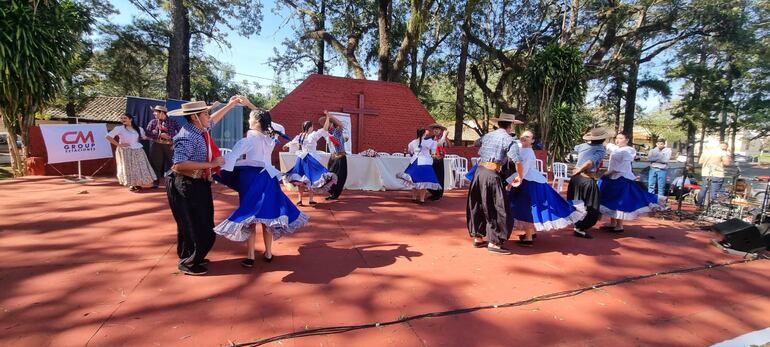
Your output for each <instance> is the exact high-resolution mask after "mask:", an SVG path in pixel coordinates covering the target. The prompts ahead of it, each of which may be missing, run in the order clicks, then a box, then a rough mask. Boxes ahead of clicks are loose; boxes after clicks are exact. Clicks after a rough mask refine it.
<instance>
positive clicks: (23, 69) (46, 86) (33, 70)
mask: <svg viewBox="0 0 770 347" xmlns="http://www.w3.org/2000/svg"><path fill="white" fill-rule="evenodd" d="M90 24H91V16H90V14H89V12H88V10H87V8H85V7H84V6H81V5H79V4H77V3H75V2H73V1H71V0H62V1H54V0H48V1H32V2H30V1H27V0H7V1H6V5H4V6H0V32H2V33H3V35H0V71H2V74H0V118H2V120H3V124H4V125H5V127H6V129H8V133H9V134H8V135H9V147H10V154H11V163H12V169H13V173H14V176H23V175H24V174H26V163H25V159H26V157H27V155H28V154H29V149H28V147H27V146H26V144H27V143H28V142H29V128H30V127H31V126H32V125H34V121H35V113H36V112H38V111H40V110H41V109H42V108H43V107H44V106H45V105H46V104H47V103H49V102H51V101H52V100H53V99H54V98H55V97H56V95H57V93H58V92H59V91H60V90H61V88H62V81H63V80H64V78H65V77H66V76H69V75H70V74H71V72H72V71H73V61H74V60H75V58H76V55H77V53H78V52H79V51H80V45H81V44H82V43H83V41H82V39H81V35H82V34H83V33H85V32H87V31H88V30H89V26H90ZM17 134H20V135H21V138H22V143H23V144H25V145H24V146H23V147H22V148H18V147H17V146H16V139H17Z"/></svg>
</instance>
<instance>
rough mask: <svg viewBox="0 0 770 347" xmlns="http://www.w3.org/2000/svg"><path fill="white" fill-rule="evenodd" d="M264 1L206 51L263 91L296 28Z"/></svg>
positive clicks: (127, 17)
mask: <svg viewBox="0 0 770 347" xmlns="http://www.w3.org/2000/svg"><path fill="white" fill-rule="evenodd" d="M110 1H111V3H112V4H113V5H114V6H115V7H116V8H117V9H118V11H120V14H118V15H115V16H113V17H112V18H110V21H111V22H113V23H115V24H129V23H130V22H131V19H132V18H133V17H134V16H138V15H141V12H140V11H139V10H138V9H137V8H136V7H135V6H134V5H132V4H131V3H130V2H129V1H128V0H110ZM262 4H263V9H262V13H263V15H264V19H263V21H262V31H261V32H260V33H259V34H257V35H252V36H251V37H249V38H246V37H243V36H240V35H239V34H237V33H235V32H232V31H231V30H229V29H227V28H225V31H226V32H227V33H228V37H227V40H228V41H229V42H230V45H231V48H227V47H221V48H220V47H219V46H218V45H216V44H214V43H210V44H207V45H206V47H205V50H206V53H207V54H209V55H211V56H214V57H216V58H217V59H218V60H220V61H222V62H225V63H227V64H229V65H231V66H232V67H233V69H234V70H235V72H236V74H237V75H236V78H235V79H236V80H238V81H242V80H246V81H249V82H252V83H258V84H260V85H261V86H263V89H262V91H264V87H267V86H268V85H269V84H270V83H272V80H273V78H275V74H274V72H273V69H272V68H271V67H270V66H269V65H268V64H267V62H268V59H269V58H270V57H272V56H273V49H274V48H277V49H279V50H282V46H281V42H283V40H284V38H286V37H287V36H289V35H291V34H292V28H291V23H290V22H288V20H290V17H289V16H290V15H291V11H289V10H288V9H287V8H286V7H285V6H283V7H284V8H283V9H281V11H280V13H278V14H277V15H276V14H274V13H273V9H274V8H275V1H274V0H263V1H262ZM662 62H663V58H662V57H661V58H660V59H655V60H653V61H651V62H649V63H647V64H645V65H643V68H642V74H645V73H648V74H652V75H657V76H661V75H662V73H663V70H662V69H663V67H662ZM332 74H336V75H342V74H344V72H343V71H332ZM291 77H292V78H285V77H283V76H282V84H283V85H284V86H285V87H286V88H288V89H289V90H291V89H292V88H293V87H294V86H295V85H294V82H293V77H299V76H291ZM679 85H680V84H677V83H672V91H673V93H674V95H673V96H674V98H676V95H677V93H678V86H679ZM589 97H590V93H589ZM663 102H664V100H663V99H662V98H660V97H659V96H657V95H655V94H653V93H651V95H650V96H649V97H648V98H646V99H645V98H643V97H642V95H641V92H640V93H639V96H638V98H637V103H638V104H639V105H640V106H642V107H643V108H644V109H645V110H646V111H651V110H652V109H654V108H656V107H657V106H658V105H660V104H662V103H663Z"/></svg>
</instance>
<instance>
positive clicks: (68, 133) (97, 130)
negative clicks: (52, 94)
mask: <svg viewBox="0 0 770 347" xmlns="http://www.w3.org/2000/svg"><path fill="white" fill-rule="evenodd" d="M40 131H41V132H42V133H43V140H44V141H45V149H46V151H47V152H48V163H49V164H55V163H65V162H69V161H78V160H90V159H101V158H112V145H110V142H109V141H107V139H105V136H107V125H106V124H104V123H100V124H61V125H58V124H57V125H54V124H42V125H40Z"/></svg>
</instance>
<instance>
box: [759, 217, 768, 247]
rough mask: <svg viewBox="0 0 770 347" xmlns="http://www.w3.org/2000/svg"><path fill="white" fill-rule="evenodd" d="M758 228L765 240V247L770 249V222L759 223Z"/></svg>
mask: <svg viewBox="0 0 770 347" xmlns="http://www.w3.org/2000/svg"><path fill="white" fill-rule="evenodd" d="M757 229H759V234H760V235H762V239H763V240H765V248H767V250H768V251H770V223H764V224H760V225H757Z"/></svg>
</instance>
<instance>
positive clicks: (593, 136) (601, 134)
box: [583, 128, 612, 141]
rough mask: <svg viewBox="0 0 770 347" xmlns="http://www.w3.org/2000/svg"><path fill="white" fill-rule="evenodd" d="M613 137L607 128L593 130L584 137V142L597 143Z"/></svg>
mask: <svg viewBox="0 0 770 347" xmlns="http://www.w3.org/2000/svg"><path fill="white" fill-rule="evenodd" d="M610 136H612V134H611V133H610V131H609V130H607V129H605V128H593V129H591V131H589V132H588V133H586V134H585V135H583V140H586V141H596V140H604V139H607V138H608V137H610Z"/></svg>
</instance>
